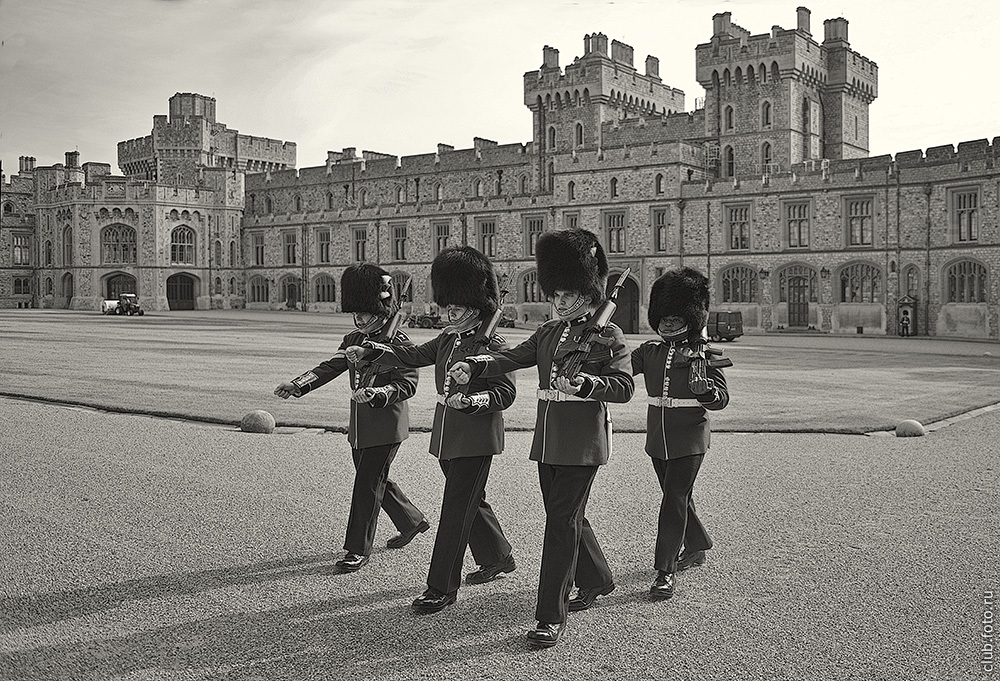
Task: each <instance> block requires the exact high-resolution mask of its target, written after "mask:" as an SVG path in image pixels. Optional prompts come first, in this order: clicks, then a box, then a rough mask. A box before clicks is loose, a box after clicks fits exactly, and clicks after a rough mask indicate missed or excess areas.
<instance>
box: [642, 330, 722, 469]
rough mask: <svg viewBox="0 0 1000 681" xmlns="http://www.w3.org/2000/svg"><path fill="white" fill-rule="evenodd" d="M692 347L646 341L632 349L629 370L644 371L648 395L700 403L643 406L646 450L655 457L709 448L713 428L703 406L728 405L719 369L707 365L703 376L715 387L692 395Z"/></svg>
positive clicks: (700, 451)
mask: <svg viewBox="0 0 1000 681" xmlns="http://www.w3.org/2000/svg"><path fill="white" fill-rule="evenodd" d="M691 353H692V350H691V346H690V345H688V344H687V343H673V344H671V343H666V342H664V341H662V340H650V341H646V342H645V343H643V344H642V345H640V346H639V347H637V348H636V349H635V350H633V351H632V373H634V374H643V376H644V378H645V383H646V394H647V395H649V396H650V397H663V396H664V393H663V388H664V386H666V387H667V393H666V397H675V398H679V399H697V400H698V402H699V403H700V404H701V406H692V407H658V406H654V405H649V406H647V408H646V453H647V454H649V455H650V456H651V457H653V458H656V459H679V458H681V457H685V456H692V455H694V454H704V453H705V452H707V451H708V446H709V443H710V441H711V436H712V429H711V423H710V421H709V417H708V413H707V412H706V409H710V410H713V411H717V410H719V409H722V408H724V407H725V406H726V405H727V404H729V391H728V389H727V387H726V378H725V376H723V374H722V369H719V368H717V367H713V366H711V364H709V366H708V368H707V370H706V372H705V373H706V375H707V377H708V378H710V379H711V380H712V381H714V382H715V390H714V391H712V392H710V393H708V394H706V395H695V394H694V393H693V392H691V389H690V388H689V387H688V377H689V374H690V369H691Z"/></svg>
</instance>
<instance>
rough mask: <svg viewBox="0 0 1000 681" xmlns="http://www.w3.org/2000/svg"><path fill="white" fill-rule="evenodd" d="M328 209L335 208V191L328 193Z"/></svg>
mask: <svg viewBox="0 0 1000 681" xmlns="http://www.w3.org/2000/svg"><path fill="white" fill-rule="evenodd" d="M326 209H327V210H333V192H327V193H326Z"/></svg>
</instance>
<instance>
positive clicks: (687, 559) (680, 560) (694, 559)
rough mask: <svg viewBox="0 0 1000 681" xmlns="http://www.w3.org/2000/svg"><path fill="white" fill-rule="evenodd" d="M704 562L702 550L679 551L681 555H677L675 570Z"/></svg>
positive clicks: (685, 568)
mask: <svg viewBox="0 0 1000 681" xmlns="http://www.w3.org/2000/svg"><path fill="white" fill-rule="evenodd" d="M704 564H705V552H704V551H692V552H691V553H688V552H687V551H681V555H679V556H677V571H678V572H680V571H682V570H687V569H688V568H689V567H693V566H695V565H704Z"/></svg>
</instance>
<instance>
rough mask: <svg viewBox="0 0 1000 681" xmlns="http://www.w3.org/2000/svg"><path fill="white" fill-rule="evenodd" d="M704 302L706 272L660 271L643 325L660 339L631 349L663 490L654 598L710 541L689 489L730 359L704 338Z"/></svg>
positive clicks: (698, 559) (721, 398)
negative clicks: (644, 394)
mask: <svg viewBox="0 0 1000 681" xmlns="http://www.w3.org/2000/svg"><path fill="white" fill-rule="evenodd" d="M708 306H709V288H708V279H707V278H705V276H704V275H702V274H701V273H700V272H698V271H697V270H695V269H692V268H690V267H685V268H682V269H677V270H671V271H669V272H667V273H665V274H664V275H663V276H661V277H660V278H659V279H657V280H656V281H655V282H653V287H652V289H651V290H650V294H649V325H650V327H652V328H653V329H655V330H656V332H657V333H658V334H659V336H660V339H659V340H650V341H646V342H645V343H643V344H642V345H640V346H639V347H638V348H636V349H635V350H634V351H633V352H632V371H633V373H634V374H636V375H638V374H643V375H644V378H645V385H646V392H647V394H648V398H647V399H648V404H649V406H648V407H647V410H646V453H647V454H648V455H649V456H650V458H651V459H652V462H653V470H654V471H655V472H656V478H657V480H658V481H659V483H660V488H661V490H662V491H663V499H662V501H661V503H660V513H659V521H658V528H657V534H656V549H655V553H654V559H653V566H654V567H655V569H656V570H657V576H656V578H655V581H654V582H653V585H652V586H651V587H650V594H651V595H652V596H653V597H654V598H657V599H667V598H670V597H671V596H673V595H674V586H675V575H676V573H677V572H678V571H680V570H686V569H687V568H689V567H691V566H693V565H701V564H703V563H704V562H705V551H707V550H708V549H711V548H712V538H711V537H710V536H709V534H708V532H707V531H706V530H705V527H704V526H703V525H702V523H701V521H700V520H699V519H698V514H697V513H696V512H695V507H694V499H693V497H692V494H693V490H694V482H695V478H697V476H698V470H699V469H700V468H701V463H702V461H703V460H704V458H705V453H706V452H707V451H708V447H709V441H710V439H711V424H710V421H709V417H708V414H707V412H706V410H712V411H717V410H719V409H723V408H724V407H725V406H726V405H727V404H728V403H729V392H728V389H727V387H726V379H725V376H723V373H722V367H725V366H732V362H731V361H729V360H728V359H721V358H720V357H719V356H720V355H721V354H722V353H721V352H719V351H716V350H713V349H711V348H709V347H708V345H707V344H706V343H705V340H704V331H705V324H706V323H707V322H708ZM682 545H683V547H684V550H683V552H682V551H681V546H682Z"/></svg>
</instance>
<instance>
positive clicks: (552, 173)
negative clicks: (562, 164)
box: [545, 161, 556, 191]
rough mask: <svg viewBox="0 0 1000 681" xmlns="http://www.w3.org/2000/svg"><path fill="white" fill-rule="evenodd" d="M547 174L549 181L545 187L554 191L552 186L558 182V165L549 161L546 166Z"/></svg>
mask: <svg viewBox="0 0 1000 681" xmlns="http://www.w3.org/2000/svg"><path fill="white" fill-rule="evenodd" d="M545 174H546V176H547V178H546V179H547V181H546V183H545V187H546V189H548V190H549V191H552V188H553V187H554V186H555V184H556V166H555V164H554V163H552V162H551V161H550V162H549V165H548V166H547V167H546V173H545Z"/></svg>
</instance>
